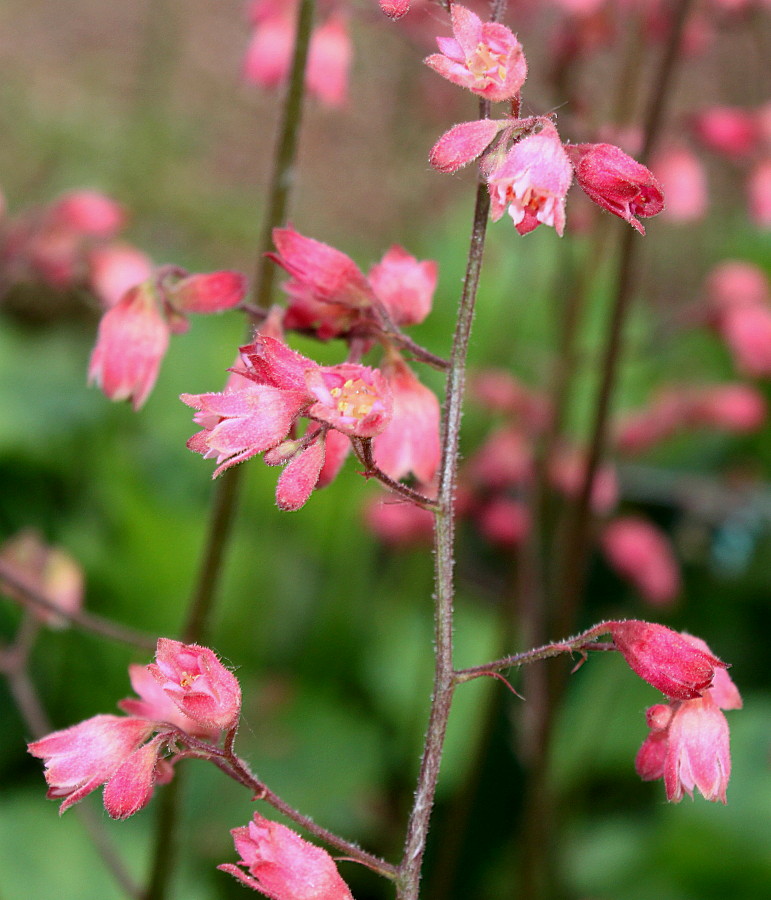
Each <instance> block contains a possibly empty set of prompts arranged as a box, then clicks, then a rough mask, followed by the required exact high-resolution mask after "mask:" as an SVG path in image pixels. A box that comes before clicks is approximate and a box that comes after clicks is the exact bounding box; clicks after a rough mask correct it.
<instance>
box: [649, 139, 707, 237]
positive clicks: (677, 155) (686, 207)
mask: <svg viewBox="0 0 771 900" xmlns="http://www.w3.org/2000/svg"><path fill="white" fill-rule="evenodd" d="M652 168H653V169H654V171H655V172H656V177H657V178H658V181H659V184H660V185H661V187H662V189H663V191H664V194H665V196H666V198H667V205H666V208H665V209H664V211H663V215H664V216H665V217H666V218H667V219H671V220H672V221H673V222H695V221H698V220H699V219H702V218H703V217H704V215H705V213H706V212H707V206H708V203H709V197H708V190H707V176H706V173H705V171H704V166H703V165H702V163H701V160H700V159H699V158H698V157H697V156H696V155H695V154H694V153H693V152H692V151H690V150H689V149H687V148H686V147H671V148H670V149H669V150H665V151H663V152H662V153H660V154H659V155H658V156H657V157H656V159H655V160H654V162H653V167H652Z"/></svg>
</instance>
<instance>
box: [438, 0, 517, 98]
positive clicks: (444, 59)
mask: <svg viewBox="0 0 771 900" xmlns="http://www.w3.org/2000/svg"><path fill="white" fill-rule="evenodd" d="M451 15H452V33H453V37H452V38H444V37H440V38H437V39H436V42H437V44H438V45H439V49H440V51H441V53H434V54H432V55H431V56H429V57H427V58H426V60H425V63H426V65H428V66H430V67H431V68H432V69H433V70H434V71H435V72H438V73H439V74H440V75H441V76H443V77H444V78H446V79H447V80H448V81H451V82H452V83H453V84H457V85H460V86H461V87H464V88H468V89H469V90H470V91H473V93H475V94H478V95H479V96H480V97H485V98H486V99H488V100H492V101H501V100H511V99H512V98H513V97H516V96H517V94H518V93H519V91H520V88H521V87H522V85H523V84H524V82H525V78H527V61H526V60H525V55H524V53H523V51H522V45H521V44H520V43H519V41H518V40H517V38H516V36H515V35H514V34H512V32H511V31H510V30H509V29H508V28H506V26H505V25H500V24H498V23H496V22H482V20H481V19H480V18H479V16H477V15H476V14H475V13H473V12H471V10H470V9H466V7H465V6H461V4H460V3H453V4H452V12H451Z"/></svg>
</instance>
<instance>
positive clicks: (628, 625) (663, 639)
mask: <svg viewBox="0 0 771 900" xmlns="http://www.w3.org/2000/svg"><path fill="white" fill-rule="evenodd" d="M607 624H608V631H610V633H611V634H612V635H613V642H614V643H615V645H616V647H617V649H618V650H619V651H620V652H621V654H622V655H623V656H624V659H625V660H626V661H627V663H628V664H629V667H630V668H631V669H632V671H633V672H636V673H637V674H638V675H639V676H640V678H642V679H643V680H644V681H647V682H648V684H652V685H653V687H655V688H656V689H657V690H660V691H661V692H662V693H663V694H666V695H667V696H668V697H671V698H672V699H675V700H693V699H696V698H698V697H701V696H702V695H703V694H704V692H705V691H706V690H707V689H708V688H709V687H711V685H712V682H713V679H714V677H715V672H716V670H718V669H725V668H726V664H725V663H724V662H721V661H720V660H719V659H718V658H717V657H716V656H714V655H713V654H712V653H710V652H707V651H704V650H702V649H700V648H699V647H698V646H696V645H694V644H693V643H692V642H691V641H689V640H687V639H686V637H685V636H684V635H681V634H678V633H677V632H676V631H672V630H671V629H670V628H665V627H664V626H663V625H656V624H654V623H652V622H642V621H639V620H635V619H628V620H626V621H623V622H608V623H607Z"/></svg>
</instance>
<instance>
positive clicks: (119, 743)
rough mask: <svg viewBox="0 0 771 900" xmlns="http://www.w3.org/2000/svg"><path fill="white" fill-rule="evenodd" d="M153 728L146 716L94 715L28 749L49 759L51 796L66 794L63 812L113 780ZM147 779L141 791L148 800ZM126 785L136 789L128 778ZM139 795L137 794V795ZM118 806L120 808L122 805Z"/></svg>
mask: <svg viewBox="0 0 771 900" xmlns="http://www.w3.org/2000/svg"><path fill="white" fill-rule="evenodd" d="M153 729H154V723H153V722H148V721H146V720H144V719H135V718H124V717H122V716H108V715H101V716H94V717H93V718H91V719H86V721H85V722H80V723H79V724H78V725H73V726H72V727H71V728H65V729H63V730H62V731H54V732H53V733H52V734H49V735H48V736H47V737H44V738H42V739H41V740H39V741H33V742H32V743H31V744H29V745H28V750H29V752H30V753H31V754H32V755H33V756H37V757H38V758H40V759H43V760H45V763H46V771H45V777H46V781H47V782H48V786H49V787H48V795H47V796H48V797H49V798H52V799H60V798H64V799H63V801H62V804H61V806H60V808H59V812H60V813H63V812H64V811H65V810H66V809H69V807H70V806H72V805H73V804H75V803H77V802H78V801H80V800H82V799H83V798H84V797H85V796H86V795H87V794H90V793H91V791H94V790H96V789H97V788H98V787H99V786H100V785H102V784H105V782H109V781H110V779H112V777H113V776H114V775H115V774H116V772H118V771H119V769H120V768H121V766H122V765H123V764H124V763H125V762H126V761H127V760H128V759H129V758H130V757H131V755H132V754H133V753H134V751H135V750H137V749H138V748H139V747H140V746H141V745H142V744H143V743H144V742H145V741H146V740H147V738H148V737H149V736H150V735H151V734H152V732H153ZM156 752H157V751H156ZM143 779H144V780H143V781H142V785H141V786H140V788H139V793H140V794H141V795H142V796H143V797H145V798H146V799H145V802H146V801H147V799H149V793H148V791H147V788H146V778H145V776H144V775H143ZM123 787H124V788H125V789H126V790H133V787H131V786H130V785H129V783H128V781H124V782H123ZM138 796H139V795H138V794H137V795H135V799H136V797H138ZM130 805H131V804H130ZM137 808H138V807H137ZM114 809H115V811H116V812H117V811H118V806H117V805H116V806H115V807H114ZM111 814H112V813H111ZM127 814H130V813H127Z"/></svg>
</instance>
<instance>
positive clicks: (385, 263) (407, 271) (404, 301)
mask: <svg viewBox="0 0 771 900" xmlns="http://www.w3.org/2000/svg"><path fill="white" fill-rule="evenodd" d="M437 268H438V266H437V264H436V262H434V260H425V261H422V262H421V261H419V260H417V259H415V257H414V256H411V255H410V254H409V253H407V251H406V250H405V249H404V248H402V247H399V246H397V245H394V246H393V247H391V249H390V250H388V251H387V252H386V253H385V255H384V256H383V258H382V259H381V260H380V262H379V263H376V264H375V265H374V266H372V268H371V269H370V270H369V274H368V275H367V280H368V281H369V284H370V286H371V288H372V291H373V292H374V294H375V296H376V297H377V299H378V300H379V301H380V302H381V303H382V304H383V306H385V308H386V310H387V311H388V314H389V316H390V317H391V319H392V320H393V321H394V322H395V323H396V324H397V325H418V324H420V322H422V321H423V320H424V319H425V318H426V316H427V315H428V314H429V313H430V312H431V304H432V303H433V299H434V291H435V290H436V280H437Z"/></svg>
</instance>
